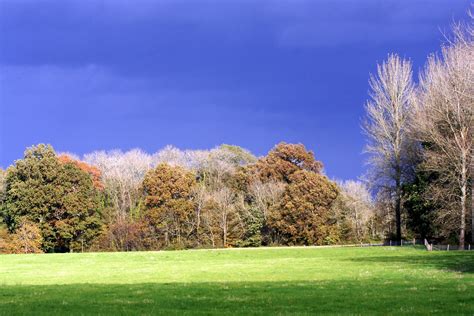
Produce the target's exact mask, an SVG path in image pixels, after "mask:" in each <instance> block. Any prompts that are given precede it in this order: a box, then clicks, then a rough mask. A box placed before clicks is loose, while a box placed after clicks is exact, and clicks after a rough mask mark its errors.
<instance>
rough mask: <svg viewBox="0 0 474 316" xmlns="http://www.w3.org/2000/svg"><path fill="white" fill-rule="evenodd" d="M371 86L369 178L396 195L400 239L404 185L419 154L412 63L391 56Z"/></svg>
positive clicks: (367, 129) (376, 186) (367, 126)
mask: <svg viewBox="0 0 474 316" xmlns="http://www.w3.org/2000/svg"><path fill="white" fill-rule="evenodd" d="M369 84H370V87H371V92H370V97H371V99H370V100H369V101H368V102H367V105H366V112H367V116H366V120H365V122H364V125H363V128H364V131H365V133H366V135H367V137H368V144H367V146H366V152H367V153H368V154H370V159H369V160H368V163H369V164H370V166H371V170H370V177H369V179H370V181H371V184H372V187H373V188H374V189H376V190H377V189H380V188H384V189H385V190H389V191H390V192H392V196H393V200H394V209H395V221H396V230H397V232H396V234H397V239H398V240H400V239H401V236H402V233H401V199H402V185H403V184H404V183H405V182H406V181H407V179H409V178H410V177H411V175H412V173H413V163H412V161H413V159H414V157H413V156H414V155H413V154H414V152H415V147H414V143H413V142H412V140H411V138H410V137H409V133H408V132H409V120H410V115H411V112H412V104H413V94H414V84H413V79H412V66H411V63H410V61H408V60H403V59H401V58H400V57H399V56H397V55H389V56H388V60H387V61H385V62H383V63H382V64H381V65H378V66H377V75H376V76H373V75H371V76H370V80H369Z"/></svg>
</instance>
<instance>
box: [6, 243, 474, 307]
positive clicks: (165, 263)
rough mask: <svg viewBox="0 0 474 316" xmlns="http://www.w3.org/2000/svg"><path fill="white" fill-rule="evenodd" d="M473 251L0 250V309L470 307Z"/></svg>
mask: <svg viewBox="0 0 474 316" xmlns="http://www.w3.org/2000/svg"><path fill="white" fill-rule="evenodd" d="M473 289H474V252H454V251H452V252H427V251H425V250H423V249H417V248H413V247H403V248H400V247H371V248H312V247H307V248H260V249H256V248H251V249H228V250H187V251H160V252H130V253H74V254H39V255H36V254H31V255H0V314H2V315H15V314H35V315H38V314H48V315H51V314H60V313H61V314H114V315H118V314H141V315H143V314H161V313H162V314H197V313H200V314H216V315H219V314H314V313H329V314H334V313H355V314H409V315H414V314H458V315H459V314H466V315H472V314H474V291H473Z"/></svg>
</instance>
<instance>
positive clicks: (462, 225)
mask: <svg viewBox="0 0 474 316" xmlns="http://www.w3.org/2000/svg"><path fill="white" fill-rule="evenodd" d="M463 158H464V157H463ZM467 167H468V166H466V159H463V166H462V171H461V183H462V184H461V223H460V226H459V248H460V249H463V250H464V243H465V235H466V208H467Z"/></svg>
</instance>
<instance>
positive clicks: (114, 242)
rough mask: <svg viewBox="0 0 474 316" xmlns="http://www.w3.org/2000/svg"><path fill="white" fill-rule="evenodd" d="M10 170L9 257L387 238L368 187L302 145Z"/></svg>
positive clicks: (170, 152)
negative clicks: (338, 178)
mask: <svg viewBox="0 0 474 316" xmlns="http://www.w3.org/2000/svg"><path fill="white" fill-rule="evenodd" d="M1 174H2V177H1V191H0V192H1V199H0V200H1V215H2V219H3V223H4V226H5V228H4V229H3V231H2V232H1V233H0V239H1V241H0V250H3V251H4V252H21V253H23V252H40V251H44V252H67V251H88V250H97V251H131V250H150V249H164V248H196V247H246V246H260V245H314V244H333V243H342V242H356V241H357V242H359V241H362V240H368V239H370V238H381V237H382V235H383V233H384V232H383V230H380V227H377V225H376V224H375V223H376V216H375V212H374V208H373V205H372V200H371V197H370V194H369V192H368V191H367V189H366V188H365V186H364V185H363V184H362V183H360V182H352V181H349V182H345V183H340V184H336V183H335V182H333V181H331V180H329V179H328V178H327V177H326V176H325V175H323V173H322V164H321V162H319V161H317V160H316V159H315V158H314V155H313V153H312V152H310V151H307V150H306V148H305V147H304V146H303V145H301V144H286V143H280V144H278V145H277V146H275V148H273V149H272V150H271V151H270V152H269V153H268V155H266V156H264V157H260V158H256V157H255V156H254V155H252V154H251V153H250V152H249V151H247V150H245V149H243V148H240V147H237V146H229V145H222V146H220V147H218V148H215V149H212V150H198V151H189V150H187V151H182V150H179V149H176V148H173V147H166V148H165V149H163V150H161V151H160V152H158V153H157V154H155V155H148V154H146V153H144V152H142V151H140V150H132V151H129V152H126V153H122V152H120V151H113V152H95V153H92V154H89V155H85V156H84V157H83V159H82V160H80V159H78V158H77V157H75V156H73V155H70V154H56V153H55V151H54V150H53V148H52V147H51V146H49V145H38V146H35V147H32V148H29V149H27V150H26V152H25V155H24V158H23V159H21V160H17V161H16V162H15V164H14V165H13V166H11V167H9V168H8V169H7V170H6V172H2V173H1Z"/></svg>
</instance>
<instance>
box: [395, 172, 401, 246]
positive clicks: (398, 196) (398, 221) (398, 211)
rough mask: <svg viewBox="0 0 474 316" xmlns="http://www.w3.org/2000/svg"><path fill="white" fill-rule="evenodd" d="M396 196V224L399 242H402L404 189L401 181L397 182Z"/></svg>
mask: <svg viewBox="0 0 474 316" xmlns="http://www.w3.org/2000/svg"><path fill="white" fill-rule="evenodd" d="M395 194H396V196H395V222H396V225H397V241H398V242H400V241H401V240H402V215H401V204H402V188H401V184H400V179H397V180H396V193H395Z"/></svg>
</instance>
